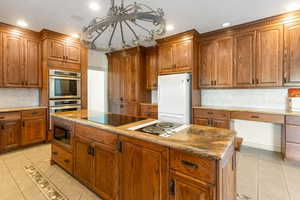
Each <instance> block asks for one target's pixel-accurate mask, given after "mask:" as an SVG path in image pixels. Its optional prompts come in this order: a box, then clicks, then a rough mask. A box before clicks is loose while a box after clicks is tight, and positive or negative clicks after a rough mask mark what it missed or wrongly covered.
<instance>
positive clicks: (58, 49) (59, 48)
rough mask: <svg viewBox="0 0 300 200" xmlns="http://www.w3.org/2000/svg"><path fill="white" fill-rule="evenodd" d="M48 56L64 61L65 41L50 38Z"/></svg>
mask: <svg viewBox="0 0 300 200" xmlns="http://www.w3.org/2000/svg"><path fill="white" fill-rule="evenodd" d="M48 58H49V59H52V60H58V61H63V60H64V59H65V42H63V41H59V40H50V39H49V40H48Z"/></svg>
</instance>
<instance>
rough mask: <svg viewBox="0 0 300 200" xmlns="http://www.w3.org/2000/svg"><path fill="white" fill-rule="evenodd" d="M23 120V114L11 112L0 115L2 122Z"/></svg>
mask: <svg viewBox="0 0 300 200" xmlns="http://www.w3.org/2000/svg"><path fill="white" fill-rule="evenodd" d="M19 119H21V114H20V113H19V112H9V113H0V121H1V120H6V121H7V120H8V121H10V120H19Z"/></svg>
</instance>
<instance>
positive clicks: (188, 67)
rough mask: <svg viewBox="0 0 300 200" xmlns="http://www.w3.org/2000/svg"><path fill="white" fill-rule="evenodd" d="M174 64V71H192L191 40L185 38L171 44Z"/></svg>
mask: <svg viewBox="0 0 300 200" xmlns="http://www.w3.org/2000/svg"><path fill="white" fill-rule="evenodd" d="M173 52H174V55H173V56H174V57H173V60H174V63H173V64H174V65H175V71H176V72H190V71H192V59H193V56H192V41H191V40H186V41H183V42H178V43H175V44H173Z"/></svg>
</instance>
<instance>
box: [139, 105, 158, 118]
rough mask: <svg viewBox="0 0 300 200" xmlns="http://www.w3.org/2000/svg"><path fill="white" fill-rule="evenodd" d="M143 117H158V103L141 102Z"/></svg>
mask: <svg viewBox="0 0 300 200" xmlns="http://www.w3.org/2000/svg"><path fill="white" fill-rule="evenodd" d="M140 115H141V117H145V118H152V119H157V117H158V110H157V105H156V104H147V103H141V114H140Z"/></svg>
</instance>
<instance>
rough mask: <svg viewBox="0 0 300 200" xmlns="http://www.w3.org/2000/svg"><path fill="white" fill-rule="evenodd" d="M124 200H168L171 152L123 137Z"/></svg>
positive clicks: (121, 139)
mask: <svg viewBox="0 0 300 200" xmlns="http://www.w3.org/2000/svg"><path fill="white" fill-rule="evenodd" d="M120 142H121V144H122V145H121V147H122V148H121V153H120V163H119V164H120V176H119V177H120V187H121V188H120V199H121V200H137V199H143V200H166V199H168V186H167V185H168V184H167V180H168V149H167V148H165V147H162V146H159V145H154V144H151V143H147V142H143V141H139V140H135V139H131V138H127V137H120Z"/></svg>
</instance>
